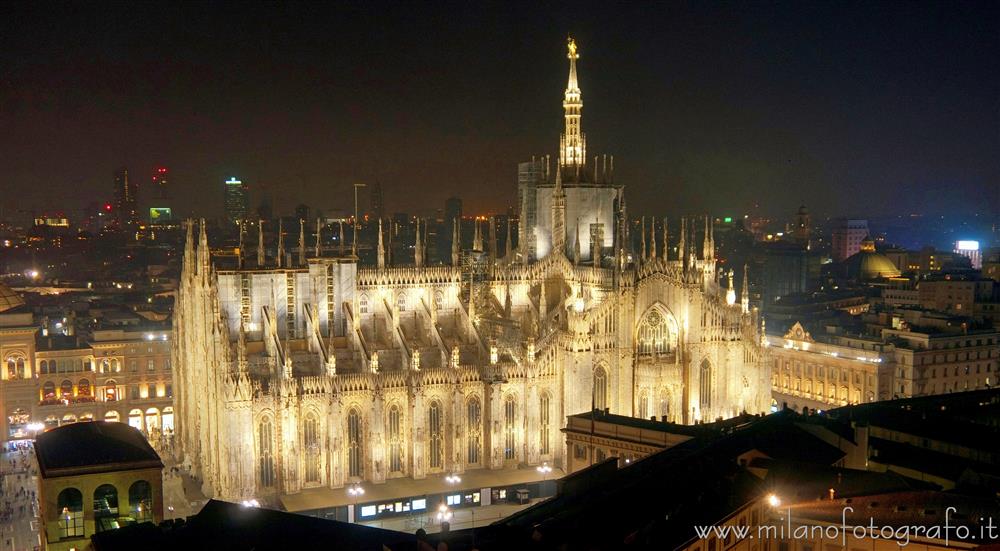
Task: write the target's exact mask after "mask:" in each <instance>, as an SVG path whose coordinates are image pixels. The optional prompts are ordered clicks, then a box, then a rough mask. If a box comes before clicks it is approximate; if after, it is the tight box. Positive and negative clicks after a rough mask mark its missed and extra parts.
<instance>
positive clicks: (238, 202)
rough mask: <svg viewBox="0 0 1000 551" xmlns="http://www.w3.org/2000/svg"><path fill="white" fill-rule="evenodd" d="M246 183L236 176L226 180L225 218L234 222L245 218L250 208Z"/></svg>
mask: <svg viewBox="0 0 1000 551" xmlns="http://www.w3.org/2000/svg"><path fill="white" fill-rule="evenodd" d="M249 200H250V197H249V195H248V193H247V185H246V184H244V183H243V182H242V181H241V180H237V179H236V178H229V179H228V180H226V220H227V221H229V222H231V223H233V224H236V223H238V222H239V221H240V220H245V219H246V217H247V211H249V210H250V201H249Z"/></svg>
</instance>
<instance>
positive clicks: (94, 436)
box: [35, 421, 163, 478]
mask: <svg viewBox="0 0 1000 551" xmlns="http://www.w3.org/2000/svg"><path fill="white" fill-rule="evenodd" d="M35 450H36V454H37V456H38V467H39V469H40V470H41V475H42V478H50V477H57V476H67V475H80V474H93V473H101V472H113V471H125V470H133V469H147V468H154V467H156V468H161V469H162V468H163V463H162V462H161V461H160V456H158V455H157V454H156V452H155V451H153V448H152V447H151V446H150V445H149V442H147V441H146V438H145V437H144V436H143V435H142V433H140V432H139V431H138V430H136V429H135V428H133V427H130V426H129V425H127V424H125V423H108V422H103V421H92V422H87V423H72V424H69V425H63V426H61V427H58V428H54V429H52V430H49V431H46V432H44V433H42V434H39V435H38V438H37V439H36V440H35Z"/></svg>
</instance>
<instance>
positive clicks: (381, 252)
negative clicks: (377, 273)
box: [378, 218, 385, 270]
mask: <svg viewBox="0 0 1000 551" xmlns="http://www.w3.org/2000/svg"><path fill="white" fill-rule="evenodd" d="M378 267H379V269H380V270H381V269H383V268H385V245H384V244H383V243H382V219H381V218H379V219H378Z"/></svg>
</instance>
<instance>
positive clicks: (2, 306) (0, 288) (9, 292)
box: [0, 282, 24, 312]
mask: <svg viewBox="0 0 1000 551" xmlns="http://www.w3.org/2000/svg"><path fill="white" fill-rule="evenodd" d="M22 305H24V299H23V298H21V295H19V294H17V293H15V292H14V290H13V289H11V288H10V287H8V286H7V285H6V284H4V283H3V282H0V312H6V311H7V310H13V309H14V308H17V307H18V306H22Z"/></svg>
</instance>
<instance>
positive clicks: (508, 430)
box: [503, 394, 517, 460]
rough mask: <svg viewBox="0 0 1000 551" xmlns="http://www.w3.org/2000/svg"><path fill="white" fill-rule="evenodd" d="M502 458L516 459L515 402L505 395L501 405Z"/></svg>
mask: <svg viewBox="0 0 1000 551" xmlns="http://www.w3.org/2000/svg"><path fill="white" fill-rule="evenodd" d="M503 441H504V449H503V458H504V459H507V460H510V459H517V400H516V399H515V398H514V396H513V395H509V394H508V395H507V398H506V399H505V400H504V404H503Z"/></svg>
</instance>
